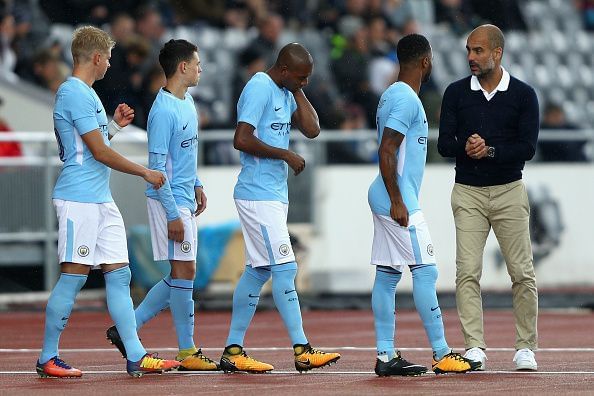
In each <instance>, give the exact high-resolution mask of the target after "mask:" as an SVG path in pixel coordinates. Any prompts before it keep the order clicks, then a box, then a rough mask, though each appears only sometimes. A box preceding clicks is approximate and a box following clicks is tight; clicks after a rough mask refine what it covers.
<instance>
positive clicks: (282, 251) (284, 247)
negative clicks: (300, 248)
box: [278, 243, 291, 256]
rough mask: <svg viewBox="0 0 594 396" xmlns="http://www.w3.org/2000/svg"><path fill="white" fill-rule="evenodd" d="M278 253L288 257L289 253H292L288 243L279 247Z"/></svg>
mask: <svg viewBox="0 0 594 396" xmlns="http://www.w3.org/2000/svg"><path fill="white" fill-rule="evenodd" d="M278 252H279V253H280V254H281V255H283V256H287V255H288V254H289V253H291V248H290V247H289V245H287V244H286V243H283V244H282V245H280V246H279V247H278Z"/></svg>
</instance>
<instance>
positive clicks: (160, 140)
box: [147, 111, 175, 154]
mask: <svg viewBox="0 0 594 396" xmlns="http://www.w3.org/2000/svg"><path fill="white" fill-rule="evenodd" d="M174 131H175V123H174V121H173V117H172V116H171V114H169V113H168V112H165V111H151V112H150V114H149V119H148V124H147V132H148V151H149V153H155V154H167V153H169V142H170V140H171V136H172V134H173V133H174Z"/></svg>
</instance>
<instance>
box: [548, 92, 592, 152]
mask: <svg viewBox="0 0 594 396" xmlns="http://www.w3.org/2000/svg"><path fill="white" fill-rule="evenodd" d="M540 129H541V130H545V129H558V130H575V129H578V128H577V126H576V125H574V124H572V123H570V122H568V121H567V119H566V118H565V112H564V111H563V107H561V106H560V105H558V104H556V103H552V102H551V103H547V105H546V106H545V109H544V113H543V118H542V122H541V124H540ZM586 144H587V140H548V141H547V140H541V141H539V142H538V151H539V154H540V159H541V160H542V161H549V162H586V161H588V157H587V156H586V153H585V150H584V149H585V146H586Z"/></svg>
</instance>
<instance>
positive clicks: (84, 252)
mask: <svg viewBox="0 0 594 396" xmlns="http://www.w3.org/2000/svg"><path fill="white" fill-rule="evenodd" d="M77 252H78V255H79V256H80V257H87V256H88V255H89V247H88V246H85V245H80V246H79V247H78V249H77Z"/></svg>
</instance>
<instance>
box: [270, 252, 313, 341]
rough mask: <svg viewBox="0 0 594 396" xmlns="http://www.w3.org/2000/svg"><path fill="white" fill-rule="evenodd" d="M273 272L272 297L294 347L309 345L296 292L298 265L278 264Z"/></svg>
mask: <svg viewBox="0 0 594 396" xmlns="http://www.w3.org/2000/svg"><path fill="white" fill-rule="evenodd" d="M271 270H272V297H273V298H274V304H275V305H276V309H278V312H279V313H280V315H281V317H282V318H283V322H284V323H285V327H286V328H287V331H288V332H289V337H290V338H291V342H292V343H293V345H295V344H307V337H305V333H304V332H303V321H302V319H301V308H300V307H299V296H298V295H297V290H295V276H296V275H297V263H296V262H294V261H292V262H290V263H286V264H277V265H273V266H272V267H271Z"/></svg>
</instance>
